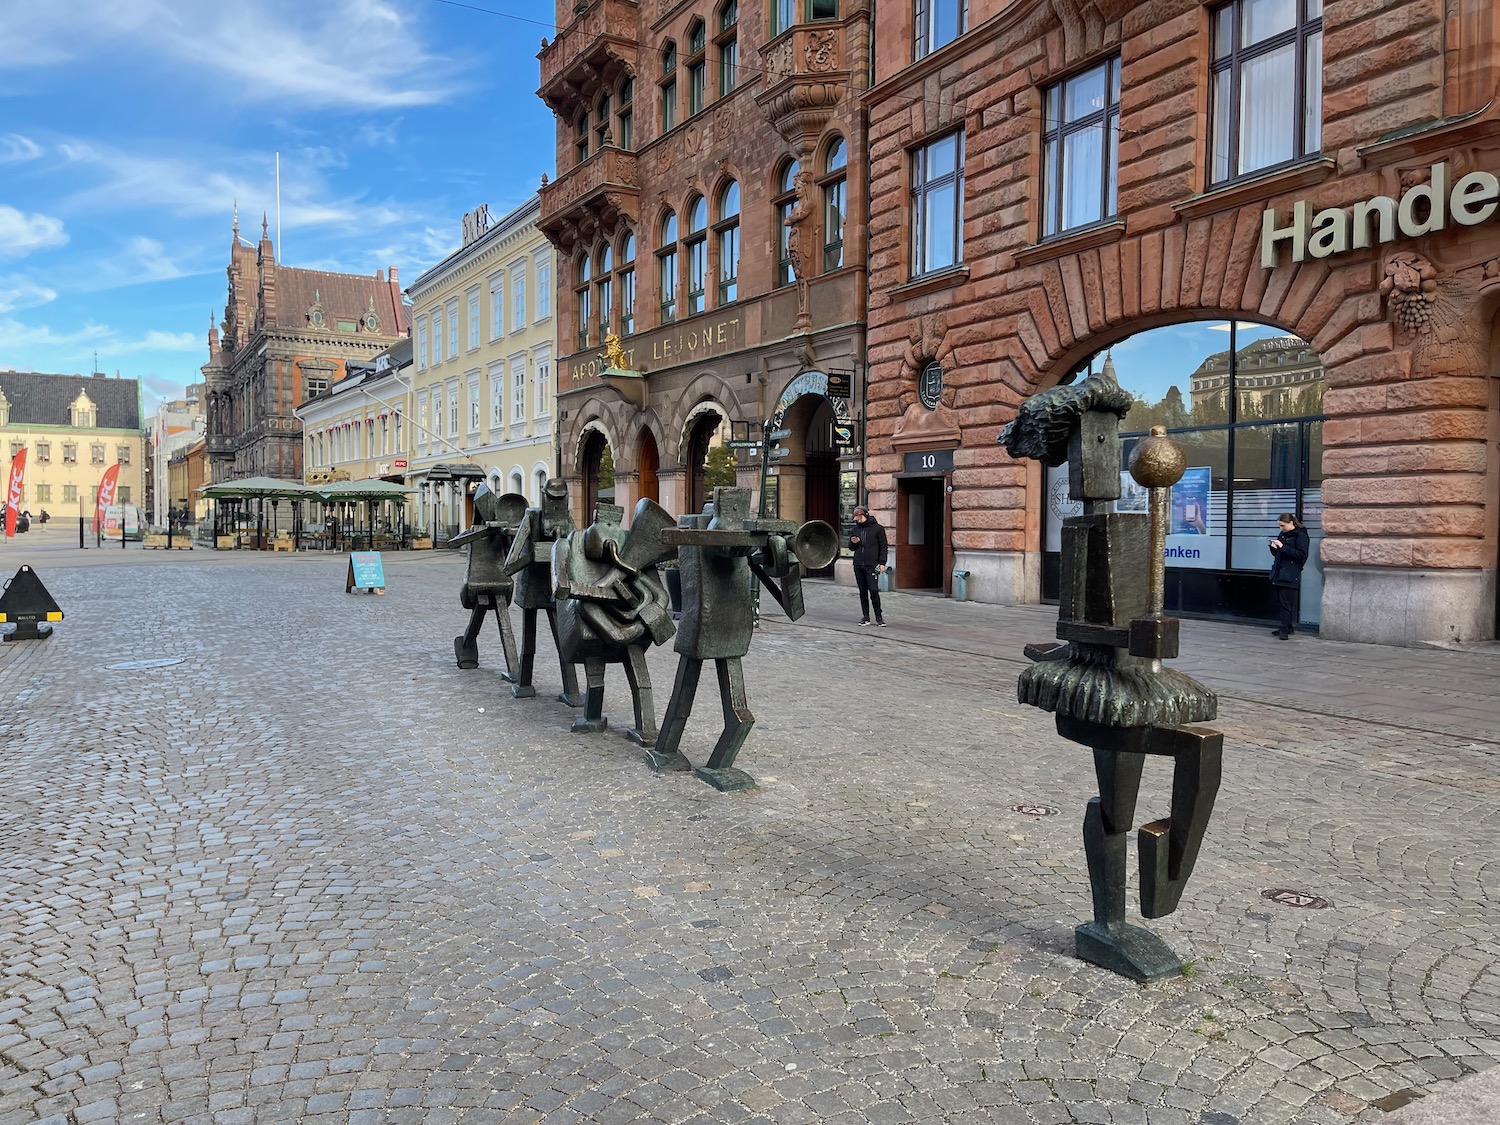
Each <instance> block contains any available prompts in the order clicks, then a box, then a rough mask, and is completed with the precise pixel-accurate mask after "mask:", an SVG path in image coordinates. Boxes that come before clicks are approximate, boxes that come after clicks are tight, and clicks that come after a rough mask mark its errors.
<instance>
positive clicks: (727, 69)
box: [714, 0, 740, 98]
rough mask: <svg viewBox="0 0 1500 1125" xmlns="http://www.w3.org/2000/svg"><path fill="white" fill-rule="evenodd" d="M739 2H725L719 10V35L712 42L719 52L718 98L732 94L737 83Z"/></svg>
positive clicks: (731, 0) (738, 67) (738, 64)
mask: <svg viewBox="0 0 1500 1125" xmlns="http://www.w3.org/2000/svg"><path fill="white" fill-rule="evenodd" d="M739 20H740V6H739V0H726V3H725V4H724V6H723V7H721V8H720V9H719V34H718V37H717V38H716V39H715V40H714V42H715V43H716V44H717V46H718V52H719V97H721V98H722V97H724V95H726V94H728V93H730V92H732V91H733V90H734V88H735V86H736V85H737V84H738V82H739V69H740V45H739V37H738V34H737V33H738V30H739Z"/></svg>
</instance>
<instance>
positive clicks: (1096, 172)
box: [1042, 57, 1120, 237]
mask: <svg viewBox="0 0 1500 1125" xmlns="http://www.w3.org/2000/svg"><path fill="white" fill-rule="evenodd" d="M1045 101H1046V116H1045V126H1044V131H1043V134H1042V149H1043V159H1042V196H1043V215H1042V235H1043V237H1049V236H1051V235H1055V234H1061V233H1062V232H1064V231H1069V230H1073V229H1075V228H1077V227H1085V226H1088V225H1090V224H1091V223H1097V222H1100V221H1102V220H1104V219H1107V218H1110V217H1111V216H1113V215H1114V214H1115V187H1116V180H1117V176H1118V163H1119V161H1118V151H1119V135H1120V60H1119V58H1118V57H1116V58H1112V59H1107V60H1106V61H1104V62H1103V63H1101V64H1100V65H1098V66H1096V67H1092V68H1091V69H1089V70H1086V71H1084V72H1083V73H1082V74H1075V75H1074V76H1073V77H1071V78H1069V79H1066V80H1065V81H1063V82H1059V83H1058V84H1057V85H1056V86H1053V87H1051V88H1049V89H1048V90H1047V94H1046V99H1045Z"/></svg>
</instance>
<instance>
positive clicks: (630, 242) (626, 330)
mask: <svg viewBox="0 0 1500 1125" xmlns="http://www.w3.org/2000/svg"><path fill="white" fill-rule="evenodd" d="M634 331H635V235H633V234H629V233H627V234H626V235H625V237H624V239H622V240H621V242H620V335H621V336H629V335H630V334H631V333H632V332H634Z"/></svg>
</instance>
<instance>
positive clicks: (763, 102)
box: [755, 23, 850, 155]
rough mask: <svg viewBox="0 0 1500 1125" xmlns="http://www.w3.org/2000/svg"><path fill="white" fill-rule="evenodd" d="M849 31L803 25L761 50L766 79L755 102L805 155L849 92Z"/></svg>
mask: <svg viewBox="0 0 1500 1125" xmlns="http://www.w3.org/2000/svg"><path fill="white" fill-rule="evenodd" d="M847 32H848V29H847V28H846V27H845V26H844V25H843V24H837V23H814V24H799V25H797V26H796V27H793V28H791V29H789V30H787V31H784V32H782V33H781V34H780V35H778V36H776V38H774V39H772V40H771V41H770V42H769V43H767V44H766V45H765V46H763V47H761V49H760V58H761V65H762V66H763V67H764V68H765V81H764V84H763V88H762V90H761V92H760V93H759V94H757V95H756V97H755V104H756V105H758V106H760V109H761V112H762V113H764V114H765V116H766V120H767V121H769V122H770V123H771V125H772V127H773V128H775V130H776V131H777V132H778V133H780V134H781V135H782V137H783V138H785V139H786V141H787V143H788V144H791V145H792V146H793V147H795V148H796V149H797V151H798V152H800V153H803V154H804V155H805V154H807V153H810V152H811V151H812V147H813V145H814V144H816V143H817V139H818V134H819V133H821V132H822V130H823V126H825V125H826V124H828V119H829V118H830V117H831V116H832V115H833V110H834V107H835V106H837V105H838V103H839V100H840V99H841V98H842V97H843V95H844V91H846V90H847V89H849V81H850V68H849V55H848V34H847Z"/></svg>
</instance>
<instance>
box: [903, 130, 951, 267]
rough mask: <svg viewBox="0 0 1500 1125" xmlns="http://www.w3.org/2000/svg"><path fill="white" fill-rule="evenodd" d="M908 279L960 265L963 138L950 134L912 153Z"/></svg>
mask: <svg viewBox="0 0 1500 1125" xmlns="http://www.w3.org/2000/svg"><path fill="white" fill-rule="evenodd" d="M911 196H912V208H911V210H912V270H911V272H912V276H913V277H921V276H922V275H924V274H929V273H935V272H937V271H938V270H942V269H948V268H949V267H951V266H955V265H957V264H958V263H959V262H961V261H963V225H964V138H963V134H962V133H950V134H948V135H947V136H946V137H940V138H939V139H938V140H935V141H933V142H932V143H931V144H928V145H924V146H922V147H921V148H919V149H917V150H916V151H915V152H914V153H912V189H911Z"/></svg>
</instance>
